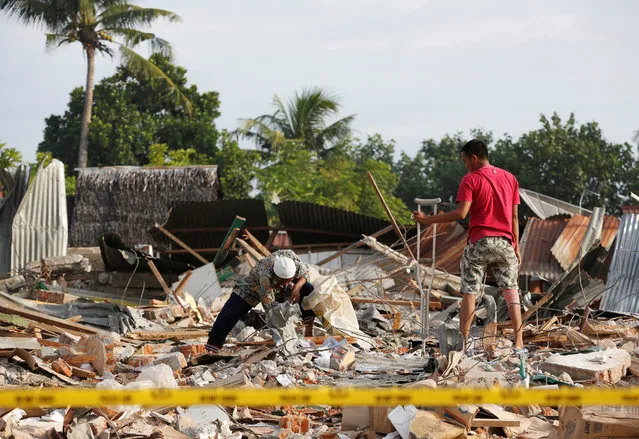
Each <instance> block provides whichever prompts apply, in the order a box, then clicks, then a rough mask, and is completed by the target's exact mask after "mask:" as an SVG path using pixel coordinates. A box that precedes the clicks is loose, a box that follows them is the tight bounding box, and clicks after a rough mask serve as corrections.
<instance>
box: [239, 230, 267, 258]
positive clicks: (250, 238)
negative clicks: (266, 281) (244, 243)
mask: <svg viewBox="0 0 639 439" xmlns="http://www.w3.org/2000/svg"><path fill="white" fill-rule="evenodd" d="M244 237H245V238H246V239H247V240H248V241H249V242H250V243H251V244H252V245H253V247H255V248H256V249H257V250H258V251H259V252H260V253H262V254H263V255H264V256H271V252H270V251H268V249H267V248H266V247H264V246H263V245H262V243H261V242H260V241H259V240H258V239H257V238H256V237H255V236H253V234H252V233H251V232H249V231H248V230H244Z"/></svg>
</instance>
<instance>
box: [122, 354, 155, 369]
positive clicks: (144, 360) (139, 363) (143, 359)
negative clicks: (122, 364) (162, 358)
mask: <svg viewBox="0 0 639 439" xmlns="http://www.w3.org/2000/svg"><path fill="white" fill-rule="evenodd" d="M153 360H155V356H153V355H133V356H132V357H131V358H129V359H128V360H126V364H128V365H129V366H133V367H143V366H147V365H149V364H151V363H152V362H153Z"/></svg>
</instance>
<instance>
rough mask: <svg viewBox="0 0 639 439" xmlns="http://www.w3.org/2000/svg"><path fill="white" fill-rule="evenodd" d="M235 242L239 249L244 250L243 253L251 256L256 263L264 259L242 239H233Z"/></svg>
mask: <svg viewBox="0 0 639 439" xmlns="http://www.w3.org/2000/svg"><path fill="white" fill-rule="evenodd" d="M235 242H237V243H238V244H239V245H240V247H242V248H243V249H244V251H245V252H247V253H248V254H250V255H251V256H253V257H254V258H255V260H256V261H259V260H262V259H264V255H262V254H261V253H260V252H258V251H257V250H255V249H254V248H253V247H251V246H250V245H249V243H248V242H246V241H244V240H243V239H242V238H235Z"/></svg>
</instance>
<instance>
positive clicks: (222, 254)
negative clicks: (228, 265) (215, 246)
mask: <svg viewBox="0 0 639 439" xmlns="http://www.w3.org/2000/svg"><path fill="white" fill-rule="evenodd" d="M245 222H246V218H242V217H241V216H236V217H235V219H233V222H232V223H231V227H229V231H228V232H227V233H226V236H225V237H224V241H222V245H221V246H220V251H219V252H217V254H216V255H215V258H214V259H213V265H215V267H216V268H217V267H219V266H220V265H221V264H222V262H224V259H226V256H227V255H228V249H229V248H230V247H231V244H232V243H233V241H234V240H235V237H236V236H237V233H238V232H239V230H237V231H235V229H241V228H243V227H244V223H245Z"/></svg>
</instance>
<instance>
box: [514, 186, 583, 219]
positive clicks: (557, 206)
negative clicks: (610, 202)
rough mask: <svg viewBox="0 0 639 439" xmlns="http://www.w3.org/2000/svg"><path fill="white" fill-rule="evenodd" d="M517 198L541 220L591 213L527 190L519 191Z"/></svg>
mask: <svg viewBox="0 0 639 439" xmlns="http://www.w3.org/2000/svg"><path fill="white" fill-rule="evenodd" d="M519 196H520V197H521V199H522V200H523V201H524V202H525V203H526V204H527V205H528V207H530V209H531V210H532V211H533V212H534V213H535V215H537V216H538V217H539V218H541V219H547V218H550V217H552V216H555V215H571V216H572V215H576V214H583V213H586V214H589V213H591V212H590V211H589V210H586V209H579V206H575V205H574V204H570V203H566V202H565V201H561V200H558V199H556V198H553V197H549V196H548V195H544V194H540V193H538V192H534V191H531V190H528V189H522V188H520V189H519Z"/></svg>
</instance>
